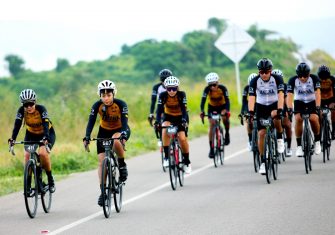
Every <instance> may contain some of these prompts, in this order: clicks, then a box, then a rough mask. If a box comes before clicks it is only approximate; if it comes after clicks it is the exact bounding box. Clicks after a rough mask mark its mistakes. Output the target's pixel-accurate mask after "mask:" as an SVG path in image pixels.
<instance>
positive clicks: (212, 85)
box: [209, 83, 217, 87]
mask: <svg viewBox="0 0 335 235" xmlns="http://www.w3.org/2000/svg"><path fill="white" fill-rule="evenodd" d="M216 85H217V84H216V83H214V84H209V87H216Z"/></svg>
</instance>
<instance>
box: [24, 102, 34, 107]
mask: <svg viewBox="0 0 335 235" xmlns="http://www.w3.org/2000/svg"><path fill="white" fill-rule="evenodd" d="M34 105H35V103H34V102H27V103H24V104H23V107H25V108H28V107H33V106H34Z"/></svg>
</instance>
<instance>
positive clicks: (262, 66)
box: [257, 58, 273, 70]
mask: <svg viewBox="0 0 335 235" xmlns="http://www.w3.org/2000/svg"><path fill="white" fill-rule="evenodd" d="M272 66H273V64H272V61H271V60H270V59H268V58H262V59H260V60H259V61H258V62H257V68H258V70H270V69H272Z"/></svg>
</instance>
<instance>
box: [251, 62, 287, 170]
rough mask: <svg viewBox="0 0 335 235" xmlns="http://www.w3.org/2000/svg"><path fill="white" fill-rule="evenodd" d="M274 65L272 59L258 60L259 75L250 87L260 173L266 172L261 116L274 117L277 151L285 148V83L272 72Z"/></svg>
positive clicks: (279, 151)
mask: <svg viewBox="0 0 335 235" xmlns="http://www.w3.org/2000/svg"><path fill="white" fill-rule="evenodd" d="M272 67H273V64H272V61H271V60H270V59H268V58H262V59H260V60H259V61H258V62H257V68H258V70H259V75H257V77H255V78H254V79H252V80H251V83H250V87H249V101H248V108H249V115H250V119H251V120H252V119H253V116H254V114H255V110H256V112H257V120H258V121H257V129H258V135H259V138H258V149H259V152H260V156H261V163H262V164H261V166H260V169H259V173H260V174H265V156H264V139H265V134H266V131H265V127H263V126H261V125H260V123H259V120H260V118H268V117H269V116H271V117H272V118H273V123H274V126H275V128H276V130H277V147H278V148H277V151H278V153H283V152H284V149H285V148H284V140H283V137H282V133H283V129H282V126H281V121H280V119H279V117H281V116H282V111H283V107H284V83H283V79H282V78H281V77H279V76H277V75H274V74H271V71H272ZM255 104H256V106H255ZM254 108H255V109H254Z"/></svg>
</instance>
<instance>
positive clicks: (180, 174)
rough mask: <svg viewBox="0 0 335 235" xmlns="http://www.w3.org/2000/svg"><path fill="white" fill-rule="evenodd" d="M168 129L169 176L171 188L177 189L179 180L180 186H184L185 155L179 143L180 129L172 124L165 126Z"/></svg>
mask: <svg viewBox="0 0 335 235" xmlns="http://www.w3.org/2000/svg"><path fill="white" fill-rule="evenodd" d="M162 128H166V133H167V135H168V136H169V137H170V144H169V176H170V182H171V188H172V189H173V190H176V189H177V178H178V179H179V184H180V186H181V187H182V186H184V162H183V160H184V159H183V155H182V153H181V149H180V146H179V142H178V138H177V135H178V127H177V126H175V125H173V124H171V125H169V126H163V127H162Z"/></svg>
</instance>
